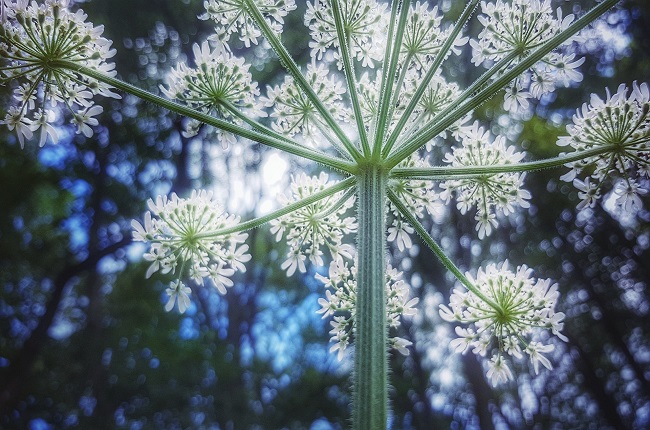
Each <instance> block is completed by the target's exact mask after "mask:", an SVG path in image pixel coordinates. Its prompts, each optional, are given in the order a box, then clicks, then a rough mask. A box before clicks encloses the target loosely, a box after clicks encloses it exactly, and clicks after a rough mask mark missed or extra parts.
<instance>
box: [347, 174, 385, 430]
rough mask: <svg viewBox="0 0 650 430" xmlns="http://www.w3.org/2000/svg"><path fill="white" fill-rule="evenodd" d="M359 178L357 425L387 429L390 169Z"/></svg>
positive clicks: (361, 428) (364, 429)
mask: <svg viewBox="0 0 650 430" xmlns="http://www.w3.org/2000/svg"><path fill="white" fill-rule="evenodd" d="M357 180H358V187H359V188H358V190H359V195H358V217H359V220H360V222H359V231H358V234H357V245H358V253H359V254H358V256H359V262H358V264H359V266H358V270H357V273H358V276H357V301H356V315H355V322H356V331H355V336H356V339H355V348H354V351H355V352H354V376H353V377H354V385H353V387H354V399H353V412H352V420H353V428H354V429H355V430H378V429H385V428H386V425H387V419H388V333H387V327H386V286H385V284H386V280H385V264H386V263H385V259H386V250H385V241H386V237H385V231H386V225H385V210H386V208H385V202H386V174H385V173H384V172H382V171H381V170H380V169H379V168H377V167H376V166H372V167H369V168H368V169H367V170H366V171H364V172H362V173H360V174H359V176H358V177H357Z"/></svg>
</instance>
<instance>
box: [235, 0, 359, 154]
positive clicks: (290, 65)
mask: <svg viewBox="0 0 650 430" xmlns="http://www.w3.org/2000/svg"><path fill="white" fill-rule="evenodd" d="M244 1H245V2H246V5H247V11H248V13H249V14H250V16H251V18H253V20H255V23H256V24H257V26H258V27H259V29H260V31H261V32H262V34H264V37H265V38H266V40H267V41H268V42H269V45H271V47H272V48H273V50H274V51H275V53H276V54H277V56H278V58H279V59H280V62H281V63H282V65H283V66H284V68H285V69H286V70H287V71H288V72H289V73H290V74H291V76H292V77H293V79H294V80H295V81H296V83H297V84H298V86H299V87H300V88H301V89H302V90H303V91H304V92H305V94H306V95H307V97H308V98H309V100H310V101H311V102H312V104H313V105H314V107H315V108H316V110H318V112H319V113H320V114H321V116H322V117H323V120H325V122H326V123H327V125H328V126H329V127H330V128H331V129H332V131H334V134H336V136H337V137H338V138H339V140H340V141H341V143H342V144H343V146H345V149H347V150H348V152H349V153H350V155H351V156H352V158H353V159H354V160H355V161H359V160H360V159H361V154H360V153H359V150H358V149H357V148H356V147H355V146H354V145H353V144H352V142H351V141H350V139H348V137H347V136H346V135H345V133H343V130H342V129H341V127H340V126H339V125H338V123H337V122H336V120H335V119H334V118H333V117H332V115H330V113H329V110H328V109H327V107H325V105H324V104H323V103H322V102H321V100H320V99H319V98H318V95H316V93H315V92H314V89H313V88H312V87H311V85H309V82H307V79H305V77H304V76H303V74H302V72H300V69H299V68H298V65H297V64H296V62H295V61H294V60H293V57H291V55H290V54H289V52H288V51H287V49H286V48H285V47H284V45H283V44H282V42H281V41H280V39H279V38H278V36H277V35H276V33H275V32H274V31H273V29H272V28H271V27H270V26H269V24H268V23H267V22H266V20H265V19H264V16H263V15H262V13H261V12H260V10H259V9H258V8H257V6H256V5H255V3H254V1H252V0H244Z"/></svg>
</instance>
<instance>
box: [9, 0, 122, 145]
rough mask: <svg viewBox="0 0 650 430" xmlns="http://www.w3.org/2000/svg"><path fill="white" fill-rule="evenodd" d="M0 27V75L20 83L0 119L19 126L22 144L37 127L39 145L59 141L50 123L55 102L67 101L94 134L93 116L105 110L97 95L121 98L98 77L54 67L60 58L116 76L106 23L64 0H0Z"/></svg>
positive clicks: (83, 129)
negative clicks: (0, 7) (93, 19)
mask: <svg viewBox="0 0 650 430" xmlns="http://www.w3.org/2000/svg"><path fill="white" fill-rule="evenodd" d="M2 5H3V7H5V8H6V10H3V12H2V15H3V19H2V22H1V26H2V27H1V30H0V81H2V82H6V81H9V82H10V83H12V84H13V85H16V87H15V88H14V91H13V100H14V102H15V103H16V104H17V106H12V107H10V108H9V112H8V114H7V115H6V116H5V118H4V120H3V121H2V122H1V123H2V124H6V125H7V126H8V128H9V129H10V130H14V129H15V130H16V133H17V134H18V140H19V141H20V144H21V146H23V145H24V141H25V139H31V138H32V136H33V132H36V131H38V130H39V129H40V130H41V131H40V133H39V145H40V146H43V145H44V144H45V142H46V141H47V138H48V136H49V137H50V139H51V140H52V142H53V143H56V140H57V138H58V133H57V132H56V130H55V129H54V127H53V126H52V122H53V121H54V120H55V118H56V115H53V114H52V113H51V108H54V107H56V106H57V105H63V106H65V107H66V108H67V109H68V110H70V111H71V113H72V118H71V122H72V123H73V124H75V125H76V126H77V133H81V134H83V135H84V136H86V137H91V136H92V129H91V128H90V127H91V126H95V125H97V120H96V119H94V118H92V117H93V116H94V115H97V114H98V113H100V112H101V110H100V109H102V108H100V107H99V106H93V104H94V100H93V98H94V97H95V96H97V95H102V96H105V97H113V98H120V96H119V95H118V94H115V93H113V92H112V91H110V88H109V87H108V86H107V85H105V84H101V83H99V82H98V81H96V80H94V79H92V78H89V77H87V76H86V75H83V74H81V73H79V72H77V71H76V70H74V69H71V68H60V67H53V64H54V63H55V62H56V61H67V62H70V63H74V64H77V65H79V66H84V67H88V68H90V69H95V70H98V71H101V72H103V73H105V74H107V75H109V76H115V71H114V70H113V67H114V66H113V64H112V63H107V62H106V60H107V59H109V58H111V57H112V56H113V55H115V50H114V49H111V48H110V46H111V42H110V41H108V40H106V39H104V38H103V37H101V34H102V32H103V26H98V27H94V26H93V24H91V23H89V22H86V14H85V13H83V11H82V10H77V11H76V12H74V13H73V12H72V11H70V10H69V9H68V8H67V2H64V1H51V0H50V1H46V2H45V3H44V4H38V3H37V2H36V1H32V2H27V1H21V0H18V1H11V0H2Z"/></svg>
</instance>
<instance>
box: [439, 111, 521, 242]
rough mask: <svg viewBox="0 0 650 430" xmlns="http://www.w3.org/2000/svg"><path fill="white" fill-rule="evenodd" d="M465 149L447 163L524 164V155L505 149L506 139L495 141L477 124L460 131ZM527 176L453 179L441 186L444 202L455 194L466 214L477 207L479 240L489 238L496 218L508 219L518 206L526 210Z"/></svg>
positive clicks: (470, 164)
mask: <svg viewBox="0 0 650 430" xmlns="http://www.w3.org/2000/svg"><path fill="white" fill-rule="evenodd" d="M460 134H461V135H462V146H461V147H457V148H453V149H452V153H451V154H447V155H446V157H445V161H446V162H447V163H449V164H450V165H452V166H454V167H461V166H493V165H502V164H512V163H517V162H519V161H521V160H522V159H523V158H524V156H525V154H524V153H523V152H516V151H515V148H514V147H513V146H507V145H506V138H505V136H497V138H496V139H494V140H492V139H491V137H490V132H489V131H486V130H485V129H483V127H479V125H478V122H474V124H473V125H472V126H471V127H464V128H463V129H461V131H460ZM524 178H525V174H524V173H515V172H509V173H490V174H479V175H469V176H468V177H466V178H462V179H451V180H448V181H445V182H443V183H442V184H441V187H442V188H443V190H444V191H443V193H442V196H441V197H442V199H444V200H446V201H447V202H449V200H450V199H451V197H452V194H453V193H455V194H456V200H457V202H458V203H457V206H458V209H459V210H460V211H461V213H463V214H465V213H466V212H467V211H468V210H470V209H471V208H472V207H473V206H476V207H477V212H476V217H475V219H476V221H477V224H476V230H477V231H478V236H479V238H480V239H482V238H484V237H485V236H489V235H490V233H492V228H493V227H496V226H497V225H498V223H497V219H496V215H497V213H503V214H504V215H508V214H510V213H512V212H514V210H515V207H516V206H520V207H523V208H527V207H529V206H530V203H528V201H527V200H528V199H530V197H531V195H530V193H529V192H528V191H526V190H525V189H523V188H522V184H523V181H524Z"/></svg>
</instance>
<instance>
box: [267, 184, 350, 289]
mask: <svg viewBox="0 0 650 430" xmlns="http://www.w3.org/2000/svg"><path fill="white" fill-rule="evenodd" d="M328 185H332V183H331V182H329V177H328V175H327V174H326V173H321V174H320V175H319V176H314V177H309V176H307V175H305V174H304V173H301V174H299V175H298V176H295V177H293V178H292V181H291V195H290V196H289V197H287V196H281V200H282V203H284V204H285V205H287V204H291V203H293V202H296V201H298V200H301V199H304V198H305V197H309V196H311V195H313V194H315V193H317V192H319V191H322V190H324V189H325V188H327V186H328ZM352 206H354V196H350V197H347V196H346V195H345V194H344V193H343V192H339V193H336V194H334V195H333V196H331V197H327V198H324V199H322V200H319V201H318V202H316V203H312V204H310V205H307V206H305V207H303V208H301V209H298V210H296V211H294V212H292V213H290V214H288V215H284V216H282V217H280V218H278V219H275V220H273V221H271V233H273V234H275V239H276V241H278V242H279V241H280V240H281V239H282V237H283V236H284V235H285V234H286V237H287V238H286V240H287V244H288V245H289V253H288V258H287V259H286V260H285V261H284V262H283V263H282V266H281V267H282V269H283V270H286V271H287V276H291V275H293V274H294V272H295V271H296V269H298V270H299V271H300V272H302V273H304V272H305V271H306V270H307V269H306V267H305V260H306V259H307V256H308V257H309V261H311V262H312V263H313V264H315V265H317V266H323V265H324V264H325V263H324V261H323V251H322V250H321V248H322V247H323V246H325V247H327V249H329V252H330V255H331V256H332V258H333V259H335V258H336V257H337V256H344V257H346V258H352V257H353V255H354V252H355V251H354V248H353V247H352V245H349V244H345V243H343V238H344V237H345V235H347V234H350V233H353V232H356V231H357V222H356V220H355V219H354V217H350V216H348V217H345V215H346V213H347V212H348V210H349V209H350V208H351V207H352Z"/></svg>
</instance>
